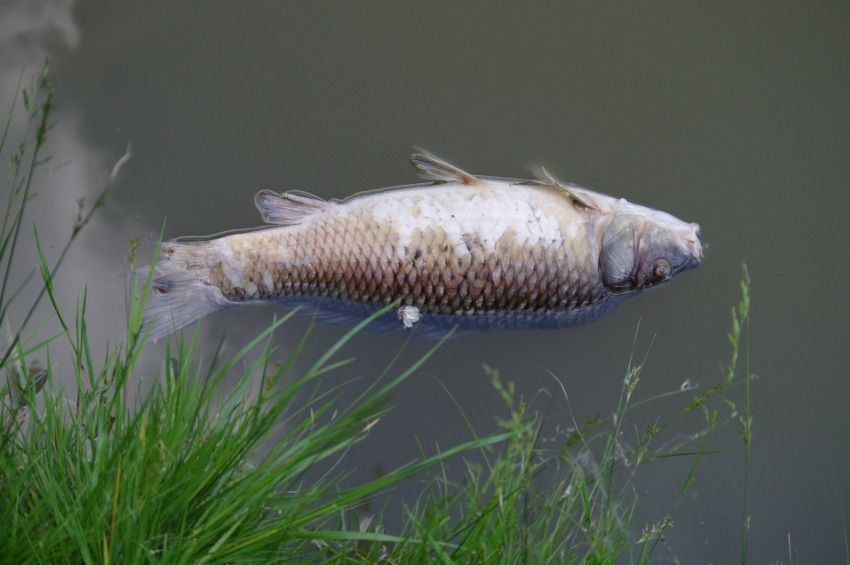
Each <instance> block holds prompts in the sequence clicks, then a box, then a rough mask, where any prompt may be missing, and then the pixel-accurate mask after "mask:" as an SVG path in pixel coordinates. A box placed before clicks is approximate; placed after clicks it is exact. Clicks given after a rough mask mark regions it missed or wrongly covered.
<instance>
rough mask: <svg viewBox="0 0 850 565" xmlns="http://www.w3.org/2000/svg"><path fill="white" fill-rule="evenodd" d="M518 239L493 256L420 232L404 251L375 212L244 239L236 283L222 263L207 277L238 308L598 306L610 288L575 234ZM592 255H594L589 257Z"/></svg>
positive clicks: (445, 310) (473, 310)
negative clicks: (320, 301) (256, 304)
mask: <svg viewBox="0 0 850 565" xmlns="http://www.w3.org/2000/svg"><path fill="white" fill-rule="evenodd" d="M561 235H562V237H560V238H552V239H550V240H548V241H547V240H543V239H542V238H538V239H537V240H535V241H520V240H519V239H518V237H517V232H516V230H514V229H508V230H505V232H504V233H503V234H502V235H501V237H499V238H498V240H497V241H496V243H495V245H493V246H491V247H492V251H489V252H488V246H487V245H486V243H487V242H486V240H482V239H481V238H480V236H478V235H474V234H464V235H463V237H462V242H463V246H459V245H457V242H456V241H453V240H452V239H451V238H450V237H449V235H448V233H447V232H446V230H445V229H444V228H442V227H439V226H434V227H428V228H426V229H415V230H413V232H412V234H411V237H410V238H409V241H408V243H407V245H404V246H403V247H401V246H400V245H399V243H400V237H399V234H398V232H397V231H396V230H395V229H393V227H392V226H381V225H380V224H379V223H378V222H376V221H375V220H374V219H373V218H372V217H371V216H370V215H369V213H368V210H360V211H359V213H358V214H352V215H351V216H346V217H334V218H328V219H327V221H325V222H322V223H315V224H311V225H309V226H293V227H292V228H289V229H286V230H283V231H282V233H281V231H279V232H278V233H274V234H271V233H263V232H257V233H253V234H244V235H241V236H239V238H238V239H237V238H233V239H231V240H230V241H229V242H228V244H229V246H230V250H231V253H232V256H233V259H234V260H236V261H240V262H241V261H244V264H245V269H244V272H243V275H242V285H241V286H233V285H232V283H231V280H230V278H229V277H228V276H227V275H226V274H225V269H224V267H223V265H222V263H221V262H217V263H216V264H215V265H213V266H212V267H211V268H210V270H209V280H210V282H211V283H212V284H213V285H214V286H216V287H217V288H218V289H219V290H220V292H221V294H222V296H223V297H224V298H226V299H227V300H229V301H232V302H245V301H253V300H274V299H285V298H287V297H330V298H336V299H341V300H352V301H357V302H364V303H367V304H372V305H383V304H389V303H390V302H393V301H394V300H400V301H401V303H402V304H407V305H412V306H416V307H417V308H419V310H420V311H421V312H422V313H424V314H446V315H471V314H493V313H497V312H499V311H543V310H564V309H574V308H583V307H588V306H592V305H594V304H595V303H597V302H599V301H600V300H604V299H605V298H606V297H607V295H608V291H607V290H606V289H605V287H604V285H602V284H601V282H600V279H599V277H598V276H597V275H596V274H595V273H594V271H595V270H596V268H597V266H596V263H595V261H593V260H591V259H590V257H581V256H580V255H582V254H581V253H577V251H576V250H574V249H569V248H568V247H569V246H568V244H567V242H568V241H569V238H568V237H565V236H566V234H565V233H562V234H561ZM584 255H590V254H589V253H585V254H584Z"/></svg>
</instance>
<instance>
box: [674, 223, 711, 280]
mask: <svg viewBox="0 0 850 565" xmlns="http://www.w3.org/2000/svg"><path fill="white" fill-rule="evenodd" d="M689 227H690V232H689V233H688V234H687V235H686V236H685V249H686V250H687V251H686V253H687V255H686V256H687V258H688V259H687V260H686V261H685V262H684V263H683V264H682V265H681V266H680V267H679V268H678V269H676V272H683V271H690V270H691V269H696V268H697V267H699V265H700V263H702V258H703V256H704V254H703V247H702V242H700V240H699V232H700V228H699V224H691V225H690V226H689Z"/></svg>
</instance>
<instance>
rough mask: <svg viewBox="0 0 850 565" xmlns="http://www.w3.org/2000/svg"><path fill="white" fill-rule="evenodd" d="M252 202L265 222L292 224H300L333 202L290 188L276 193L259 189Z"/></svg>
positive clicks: (332, 204) (283, 224)
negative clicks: (287, 190) (281, 192)
mask: <svg viewBox="0 0 850 565" xmlns="http://www.w3.org/2000/svg"><path fill="white" fill-rule="evenodd" d="M254 204H256V206H257V210H259V211H260V214H261V215H262V217H263V221H264V222H266V223H267V224H278V225H281V226H293V225H296V224H300V223H301V222H303V221H304V220H306V219H307V218H309V217H310V216H312V215H314V214H316V213H318V212H321V211H322V210H324V209H326V208H328V207H329V206H334V203H333V202H328V201H327V200H323V199H322V198H319V197H318V196H314V195H312V194H310V193H307V192H299V191H294V190H291V191H289V192H284V193H283V194H278V193H277V192H273V191H271V190H261V191H260V192H258V193H257V195H256V196H255V197H254Z"/></svg>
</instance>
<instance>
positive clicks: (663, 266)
mask: <svg viewBox="0 0 850 565" xmlns="http://www.w3.org/2000/svg"><path fill="white" fill-rule="evenodd" d="M702 256H703V255H702V244H701V243H700V240H699V225H698V224H694V223H688V222H684V221H682V220H680V219H678V218H676V217H674V216H672V215H670V214H667V213H666V212H661V211H659V210H653V209H651V208H646V207H644V206H638V205H636V204H631V203H629V202H626V201H625V200H621V201H620V203H619V206H618V207H617V208H616V209H615V211H614V218H613V219H612V220H611V222H610V223H609V224H608V226H607V228H606V229H605V232H604V234H603V236H602V250H601V254H600V257H599V268H600V271H601V274H602V280H603V282H604V283H605V286H607V287H608V288H610V289H611V290H613V291H614V292H616V293H625V292H632V291H640V290H644V289H646V288H650V287H653V286H656V285H659V284H662V283H664V282H667V281H669V280H670V279H672V278H673V277H674V276H676V275H677V274H679V273H682V272H685V271H689V270H691V269H694V268H696V267H697V266H699V264H700V262H701V261H702Z"/></svg>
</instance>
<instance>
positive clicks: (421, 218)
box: [146, 153, 702, 338]
mask: <svg viewBox="0 0 850 565" xmlns="http://www.w3.org/2000/svg"><path fill="white" fill-rule="evenodd" d="M412 161H413V164H414V166H415V167H416V168H417V170H418V171H419V172H420V173H422V174H423V175H424V176H426V177H427V178H429V179H430V180H431V182H430V183H427V184H420V185H410V186H406V187H398V188H393V189H385V190H378V191H372V192H366V193H361V194H357V195H354V196H352V197H349V198H347V199H345V200H341V201H336V200H331V201H327V200H322V199H319V198H317V197H315V196H312V195H309V194H306V193H301V192H287V193H284V194H277V193H274V192H271V191H262V192H260V193H259V194H257V197H256V203H257V207H258V208H259V209H260V211H261V213H262V215H263V219H264V220H265V221H266V222H267V223H269V224H273V227H266V228H262V229H258V230H255V231H249V232H245V233H236V234H232V235H225V236H221V237H217V238H210V239H206V240H202V241H175V242H168V243H165V244H163V246H162V252H161V257H160V260H159V262H158V264H157V265H156V272H155V277H154V283H153V291H152V293H151V298H150V301H149V305H148V310H147V315H146V325H147V326H148V328H149V329H150V331H151V335H152V336H153V337H154V338H156V337H160V336H162V335H165V334H167V333H169V332H171V331H173V330H175V329H178V328H179V327H182V326H183V325H186V324H188V323H190V322H192V321H194V320H196V319H198V318H200V317H201V316H204V315H206V314H208V313H211V312H213V311H215V310H218V309H222V308H227V307H232V306H236V305H239V304H245V303H255V302H259V301H276V302H278V301H280V302H283V303H284V304H290V305H302V304H308V305H310V306H312V307H313V308H314V309H317V310H318V311H320V312H324V315H325V316H330V317H336V318H340V317H342V318H345V319H347V318H354V317H362V316H365V315H367V314H369V313H370V312H373V311H374V310H375V308H377V307H380V306H384V305H386V304H390V303H392V302H394V301H398V303H399V304H400V305H401V307H402V310H400V312H399V315H400V317H403V318H404V324H402V322H401V321H399V320H398V319H395V320H391V319H385V320H383V321H382V323H383V324H384V325H389V326H390V327H399V328H401V327H403V326H412V325H414V324H415V325H417V326H425V327H426V328H429V329H430V330H432V331H433V330H437V331H442V330H444V329H448V328H450V327H452V326H459V327H460V329H461V330H464V329H466V330H484V329H494V328H525V327H534V328H543V327H547V328H548V327H563V326H569V325H575V324H578V323H583V322H587V321H590V320H593V319H595V318H597V317H598V316H599V315H600V314H602V313H604V312H606V311H608V310H610V309H611V308H612V307H613V306H615V305H616V304H618V303H619V302H620V301H622V300H623V299H624V298H626V297H628V296H631V295H634V294H636V293H638V292H639V291H641V290H643V289H645V288H648V287H650V286H654V285H656V284H659V283H661V282H664V281H667V280H669V279H670V278H671V277H673V276H674V275H675V274H677V273H679V272H682V271H685V270H688V269H691V268H694V267H696V266H697V265H698V264H699V262H700V261H701V259H702V247H701V245H700V241H699V238H698V233H699V227H698V226H697V225H696V224H689V223H685V222H682V221H681V220H678V219H676V218H674V217H673V216H671V215H669V214H666V213H664V212H659V211H657V210H652V209H649V208H645V207H642V206H638V205H635V204H632V203H629V202H627V201H625V200H623V199H615V198H612V197H609V196H606V195H603V194H599V193H595V192H592V191H590V190H587V189H582V188H579V187H575V186H571V185H566V184H564V183H561V182H559V181H557V180H556V179H554V178H553V177H551V176H549V175H548V174H546V173H545V171H544V175H543V178H542V180H533V181H529V180H516V179H501V178H492V177H480V176H474V175H471V174H469V173H466V172H465V171H462V170H460V169H458V168H456V167H454V166H452V165H450V164H448V163H446V162H445V161H442V160H440V159H438V158H437V157H434V156H433V155H430V154H421V153H420V154H415V155H414V156H413V159H412ZM402 314H404V315H403V316H402ZM414 318H415V322H410V323H409V320H411V319H414ZM426 331H427V330H426Z"/></svg>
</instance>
